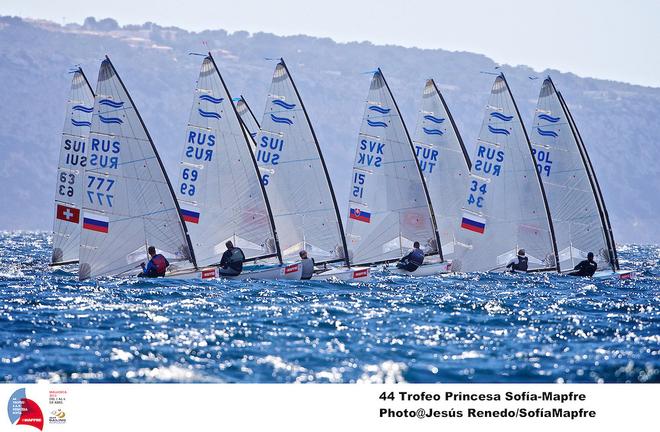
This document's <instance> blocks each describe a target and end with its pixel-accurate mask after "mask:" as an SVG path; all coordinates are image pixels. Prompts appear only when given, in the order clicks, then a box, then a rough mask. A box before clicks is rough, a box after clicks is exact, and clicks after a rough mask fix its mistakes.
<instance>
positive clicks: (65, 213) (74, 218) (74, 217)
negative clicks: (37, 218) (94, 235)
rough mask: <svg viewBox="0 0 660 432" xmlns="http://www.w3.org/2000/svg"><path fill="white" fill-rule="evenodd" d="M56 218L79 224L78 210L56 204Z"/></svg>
mask: <svg viewBox="0 0 660 432" xmlns="http://www.w3.org/2000/svg"><path fill="white" fill-rule="evenodd" d="M56 217H57V218H58V219H59V220H63V221H66V222H72V223H80V209H77V208H75V207H69V206H66V205H64V204H58V205H57V216H56Z"/></svg>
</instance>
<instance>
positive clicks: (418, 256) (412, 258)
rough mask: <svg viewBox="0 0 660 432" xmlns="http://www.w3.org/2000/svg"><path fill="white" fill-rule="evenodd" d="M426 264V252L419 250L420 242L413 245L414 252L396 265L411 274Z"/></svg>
mask: <svg viewBox="0 0 660 432" xmlns="http://www.w3.org/2000/svg"><path fill="white" fill-rule="evenodd" d="M423 263H424V251H422V250H421V249H420V248H419V242H418V241H416V242H415V243H413V250H412V251H411V252H410V253H409V254H408V255H406V256H404V257H403V258H401V260H399V262H398V263H397V265H396V268H399V269H402V270H406V271H409V272H414V271H415V270H417V269H418V268H419V266H421V265H422V264H423Z"/></svg>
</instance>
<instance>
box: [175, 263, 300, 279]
mask: <svg viewBox="0 0 660 432" xmlns="http://www.w3.org/2000/svg"><path fill="white" fill-rule="evenodd" d="M218 270H219V267H206V268H202V269H198V270H193V269H186V270H181V271H177V272H172V273H168V274H166V275H165V277H166V278H170V279H218V278H223V279H234V280H245V279H259V280H275V279H288V280H300V277H301V276H302V266H301V265H300V264H289V265H286V266H285V265H282V266H276V267H269V268H265V269H259V270H252V271H250V270H249V269H247V270H246V271H244V272H243V273H241V274H240V275H238V276H224V275H220V274H219V273H218Z"/></svg>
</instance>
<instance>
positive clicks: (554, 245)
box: [500, 73, 560, 272]
mask: <svg viewBox="0 0 660 432" xmlns="http://www.w3.org/2000/svg"><path fill="white" fill-rule="evenodd" d="M500 77H501V78H502V80H504V84H506V90H507V92H509V96H511V101H512V102H513V107H514V108H515V110H516V114H517V115H518V118H519V119H520V126H521V128H522V131H523V133H524V134H525V141H527V148H528V149H529V157H530V158H532V164H533V166H534V174H536V180H537V182H538V185H539V187H540V188H541V195H542V196H543V206H544V208H545V214H546V218H547V220H548V227H549V228H550V238H551V239H552V250H553V252H554V254H555V257H554V258H555V270H557V272H559V271H560V268H559V251H558V249H557V238H556V237H555V228H554V226H553V225H552V218H551V217H550V206H548V198H547V196H546V195H545V188H544V187H543V182H542V181H541V175H540V174H539V172H538V170H537V169H536V159H535V158H534V154H533V153H532V144H531V143H530V141H529V135H528V134H527V129H525V124H524V123H523V121H522V117H520V111H518V105H517V104H516V100H515V99H514V98H513V94H512V93H511V88H510V87H509V83H508V82H507V81H506V78H505V77H504V74H503V73H500ZM541 271H542V270H541Z"/></svg>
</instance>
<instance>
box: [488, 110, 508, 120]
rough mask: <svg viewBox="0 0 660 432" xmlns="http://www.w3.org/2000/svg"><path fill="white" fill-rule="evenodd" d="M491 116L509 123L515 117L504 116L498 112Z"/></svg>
mask: <svg viewBox="0 0 660 432" xmlns="http://www.w3.org/2000/svg"><path fill="white" fill-rule="evenodd" d="M490 116H491V117H495V118H496V119H499V120H502V121H507V122H508V121H511V120H513V116H508V115H504V114H502V113H499V112H497V111H493V112H492V113H490Z"/></svg>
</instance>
